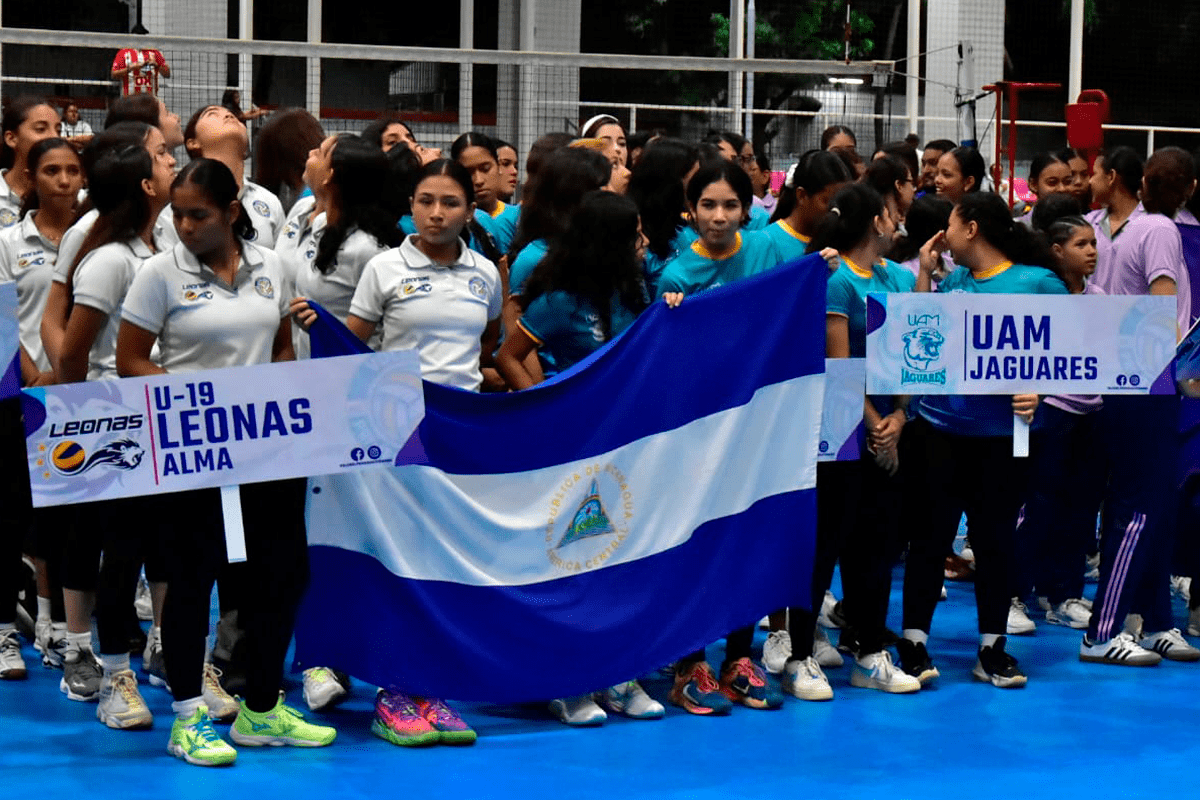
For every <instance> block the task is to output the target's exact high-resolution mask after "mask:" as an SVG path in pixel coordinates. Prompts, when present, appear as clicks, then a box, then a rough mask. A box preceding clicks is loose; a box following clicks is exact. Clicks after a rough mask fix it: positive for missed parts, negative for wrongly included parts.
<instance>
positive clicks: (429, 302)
mask: <svg viewBox="0 0 1200 800" xmlns="http://www.w3.org/2000/svg"><path fill="white" fill-rule="evenodd" d="M474 212H475V191H474V189H473V187H472V185H471V176H470V174H469V173H468V172H467V170H466V169H465V168H463V167H462V166H460V165H459V164H458V163H457V162H454V161H450V160H447V159H439V160H437V161H433V162H430V163H429V164H427V165H425V167H423V168H422V169H421V172H420V173H418V176H417V180H416V184H415V188H414V190H413V196H412V214H413V223H414V224H415V225H416V228H417V233H414V234H412V235H410V236H409V237H408V238H406V239H405V240H404V241H403V242H402V243H401V245H400V246H399V247H396V248H393V249H391V250H388V251H387V252H385V253H382V254H381V255H378V256H376V257H375V258H373V259H371V260H370V261H368V262H367V265H366V267H365V268H364V270H363V275H362V278H361V279H360V280H359V283H358V290H357V291H356V292H355V293H354V299H353V300H352V301H351V303H350V315H349V317H347V319H346V326H347V327H349V328H350V330H352V331H354V333H355V335H357V336H358V337H359V338H360V339H362V340H363V341H364V342H366V341H369V340H370V339H371V338H372V337H373V336H374V335H375V332H376V329H377V328H382V329H383V344H382V347H381V349H382V350H385V351H387V350H402V349H406V348H413V349H415V350H416V351H417V353H418V354H419V356H420V359H421V376H422V377H423V378H424V379H425V380H427V381H430V382H432V383H440V384H443V385H445V386H454V387H457V388H459V389H465V390H467V391H470V392H475V391H479V387H480V384H481V383H482V381H483V377H482V372H481V365H486V366H488V367H491V366H492V363H491V362H492V354H493V353H494V352H495V351H496V340H497V339H498V338H499V335H500V309H501V305H502V303H503V299H504V298H503V294H502V289H501V284H500V273H499V271H498V270H497V269H496V265H495V264H493V263H492V262H490V261H488V260H487V259H486V258H484V257H483V256H481V255H479V254H478V253H476V252H475V251H473V250H471V249H469V248H468V247H467V244H466V234H465V233H464V229H465V228H466V226H467V221H468V220H470V219H471V215H472V214H474ZM292 311H293V312H294V313H295V315H296V319H297V321H298V322H299V323H300V324H301V325H302V326H304V327H305V328H306V329H307V327H308V326H309V325H311V323H312V320H313V319H314V318H315V316H316V314H315V312H314V311H313V310H312V309H310V308H309V307H308V303H307V301H306V300H305V298H303V297H298V298H296V299H295V300H294V301H293V303H292ZM371 731H372V732H373V733H374V734H375V735H376V736H379V737H381V738H383V739H386V740H387V741H389V742H392V743H393V744H398V745H403V746H406V747H411V746H420V745H431V744H436V743H438V742H442V743H444V744H471V743H472V742H474V741H475V731H473V730H471V728H469V727H468V726H467V724H466V723H465V722H464V721H463V720H462V718H461V717H459V716H458V714H456V713H455V712H454V711H453V710H452V709H450V707H449V706H447V705H446V704H445V703H444V702H443V701H441V700H439V699H436V698H432V697H416V696H413V695H409V694H408V693H407V692H405V691H404V690H403V689H402V688H400V687H386V688H383V689H380V691H379V694H378V695H377V696H376V699H375V720H374V721H373V722H372V724H371Z"/></svg>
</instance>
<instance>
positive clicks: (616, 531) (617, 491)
mask: <svg viewBox="0 0 1200 800" xmlns="http://www.w3.org/2000/svg"><path fill="white" fill-rule="evenodd" d="M633 513H634V504H633V494H632V493H631V492H630V488H629V481H628V479H627V478H626V477H625V475H624V473H622V472H621V471H620V470H619V469H618V468H617V467H616V466H614V465H613V464H592V465H590V466H587V467H585V468H583V469H582V470H578V471H576V472H573V473H572V474H571V475H570V476H568V477H567V478H566V479H565V480H564V481H563V482H562V484H561V485H560V486H559V488H558V491H556V492H555V494H554V497H553V499H552V500H551V501H550V514H549V518H548V520H547V522H546V528H545V537H546V548H547V549H546V555H547V557H548V558H549V560H550V563H551V564H553V565H554V566H555V567H558V568H559V569H562V570H564V571H567V572H587V571H589V570H592V569H595V568H597V567H599V566H602V565H603V564H604V562H606V561H608V559H609V558H611V557H612V556H613V554H614V553H616V552H617V550H619V549H620V548H621V546H622V545H623V544H624V542H625V540H626V538H627V537H628V536H629V531H630V522H631V521H632V520H633Z"/></svg>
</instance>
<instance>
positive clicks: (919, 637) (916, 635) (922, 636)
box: [900, 628, 929, 644]
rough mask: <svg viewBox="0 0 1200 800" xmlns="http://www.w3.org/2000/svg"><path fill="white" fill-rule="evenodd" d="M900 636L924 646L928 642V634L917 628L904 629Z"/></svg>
mask: <svg viewBox="0 0 1200 800" xmlns="http://www.w3.org/2000/svg"><path fill="white" fill-rule="evenodd" d="M900 635H901V636H903V637H904V638H905V639H908V640H909V641H910V642H916V643H917V644H925V643H926V642H928V641H929V634H928V633H926V632H925V631H923V630H921V629H919V628H905V629H904V630H903V631H902V632H901V634H900Z"/></svg>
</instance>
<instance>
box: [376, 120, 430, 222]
mask: <svg viewBox="0 0 1200 800" xmlns="http://www.w3.org/2000/svg"><path fill="white" fill-rule="evenodd" d="M363 141H364V142H367V144H371V143H370V142H369V141H367V139H366V138H364V139H363ZM372 147H374V145H372ZM384 155H385V157H386V158H387V168H386V173H385V175H384V179H383V194H382V196H381V198H380V199H381V202H382V203H383V205H384V206H385V207H386V208H387V209H388V213H389V214H394V215H395V217H396V219H400V217H403V216H407V215H409V214H411V213H412V205H411V203H410V201H411V200H412V193H413V186H414V185H415V184H414V183H413V181H414V180H416V176H417V174H418V173H419V172H420V171H421V157H420V156H419V155H417V154H416V153H415V152H414V151H413V150H412V149H411V148H410V147H409V146H408V142H400V144H398V145H396V146H395V147H393V148H392V149H391V150H388V151H387V153H385V154H384Z"/></svg>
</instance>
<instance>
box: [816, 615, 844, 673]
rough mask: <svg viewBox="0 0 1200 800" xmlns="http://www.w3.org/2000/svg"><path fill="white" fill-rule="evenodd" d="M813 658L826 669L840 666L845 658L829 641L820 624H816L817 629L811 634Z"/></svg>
mask: <svg viewBox="0 0 1200 800" xmlns="http://www.w3.org/2000/svg"><path fill="white" fill-rule="evenodd" d="M813 658H815V659H816V660H817V663H818V664H820V665H821V666H822V667H825V668H826V669H829V668H831V667H840V666H841V665H842V664H845V663H846V660H845V659H844V658H842V654H841V653H839V652H838V651H837V648H836V647H834V646H833V645H832V644H830V643H829V634H827V633H825V630H824V628H822V627H821V626H820V625H818V626H817V631H816V633H814V634H813Z"/></svg>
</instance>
